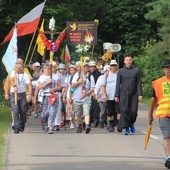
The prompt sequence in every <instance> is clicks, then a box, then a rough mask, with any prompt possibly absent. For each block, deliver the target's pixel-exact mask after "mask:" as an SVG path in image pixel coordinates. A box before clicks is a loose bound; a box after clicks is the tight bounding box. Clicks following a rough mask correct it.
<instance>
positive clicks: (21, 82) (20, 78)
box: [10, 70, 31, 93]
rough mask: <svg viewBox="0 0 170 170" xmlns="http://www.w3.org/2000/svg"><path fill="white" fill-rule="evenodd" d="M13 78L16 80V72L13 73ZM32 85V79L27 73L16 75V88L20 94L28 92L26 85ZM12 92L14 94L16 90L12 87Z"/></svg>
mask: <svg viewBox="0 0 170 170" xmlns="http://www.w3.org/2000/svg"><path fill="white" fill-rule="evenodd" d="M11 78H15V71H14V70H13V71H12V73H11ZM29 83H31V80H30V77H29V75H28V74H27V73H25V72H24V73H22V74H18V73H16V86H17V89H18V93H24V92H25V91H26V85H27V84H29ZM10 92H11V93H12V92H14V88H13V87H11V89H10Z"/></svg>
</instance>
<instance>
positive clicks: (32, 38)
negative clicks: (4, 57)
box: [24, 31, 36, 65]
mask: <svg viewBox="0 0 170 170" xmlns="http://www.w3.org/2000/svg"><path fill="white" fill-rule="evenodd" d="M35 33H36V31H35V32H34V34H33V36H32V39H31V42H30V45H29V48H28V51H27V55H26V58H25V61H24V65H25V64H26V63H27V59H28V55H29V53H30V49H31V46H32V43H33V40H34V37H35Z"/></svg>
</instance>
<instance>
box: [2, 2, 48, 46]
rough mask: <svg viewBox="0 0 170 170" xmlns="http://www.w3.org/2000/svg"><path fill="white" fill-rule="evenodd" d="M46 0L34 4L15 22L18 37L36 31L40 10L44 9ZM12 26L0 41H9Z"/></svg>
mask: <svg viewBox="0 0 170 170" xmlns="http://www.w3.org/2000/svg"><path fill="white" fill-rule="evenodd" d="M45 2H46V0H45V1H44V2H43V3H41V4H39V5H38V6H36V7H35V8H34V9H32V10H31V11H30V12H29V13H27V14H26V15H24V16H23V17H22V18H21V19H20V20H19V21H18V22H17V23H16V27H17V31H18V32H17V34H18V37H20V36H23V35H27V34H31V33H33V32H35V31H36V29H37V26H38V23H39V20H40V17H41V14H42V11H43V9H44V5H45ZM13 31H14V28H12V29H11V31H10V32H9V33H8V35H7V36H6V37H5V39H4V41H3V42H2V43H1V44H3V43H5V42H7V41H10V39H11V37H12V34H13Z"/></svg>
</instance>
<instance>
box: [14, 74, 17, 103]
mask: <svg viewBox="0 0 170 170" xmlns="http://www.w3.org/2000/svg"><path fill="white" fill-rule="evenodd" d="M14 78H15V80H14V81H15V84H16V83H17V75H16V71H15V76H14ZM14 95H15V99H14V100H15V105H17V92H14Z"/></svg>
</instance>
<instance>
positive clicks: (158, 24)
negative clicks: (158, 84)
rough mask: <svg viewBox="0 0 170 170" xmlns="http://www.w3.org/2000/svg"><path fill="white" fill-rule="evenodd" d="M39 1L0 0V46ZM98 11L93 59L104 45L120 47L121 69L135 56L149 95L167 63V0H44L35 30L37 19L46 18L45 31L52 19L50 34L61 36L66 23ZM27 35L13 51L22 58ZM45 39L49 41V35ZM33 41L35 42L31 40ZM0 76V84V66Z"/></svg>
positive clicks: (169, 34)
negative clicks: (152, 83)
mask: <svg viewBox="0 0 170 170" xmlns="http://www.w3.org/2000/svg"><path fill="white" fill-rule="evenodd" d="M41 2H43V0H41V1H40V0H0V18H1V20H0V25H1V27H0V42H2V41H3V39H4V37H5V36H6V35H7V34H8V32H9V31H10V29H11V28H12V27H13V26H14V23H15V22H17V21H18V20H19V19H20V18H21V17H23V16H24V15H25V14H27V13H28V12H29V11H30V10H32V9H33V8H34V7H35V6H37V5H38V4H40V3H41ZM97 13H98V15H97V17H98V19H99V25H98V43H97V45H96V46H95V47H94V52H93V57H94V58H98V57H101V56H102V55H103V43H104V42H110V43H119V44H121V47H122V49H121V51H120V52H118V53H117V57H118V58H119V60H120V67H122V66H123V57H124V56H126V55H131V56H132V57H133V58H134V65H135V66H137V67H139V69H140V71H141V74H142V83H143V91H144V97H148V98H149V97H151V93H152V90H151V82H152V81H153V80H154V79H156V78H158V77H160V76H161V75H162V63H163V61H164V60H165V59H168V58H169V59H170V19H169V18H170V1H169V0H121V1H120V0H93V1H91V0H83V1H82V0H56V1H51V0H47V1H46V4H45V7H44V10H43V13H42V17H41V20H40V23H39V27H40V24H41V21H42V19H45V25H44V26H45V28H44V29H45V30H47V31H50V30H49V28H48V25H49V20H50V19H51V17H52V16H53V17H54V19H55V20H56V26H55V31H56V32H61V31H62V30H63V29H64V28H65V27H66V22H67V21H75V22H76V21H79V22H84V21H93V19H94V18H95V17H96V14H97ZM37 35H38V31H37V34H36V36H37ZM32 37H33V35H32V34H30V35H26V36H22V37H18V53H19V56H20V57H22V58H23V59H24V58H25V56H26V54H27V51H28V48H29V45H30V42H31V39H32ZM48 38H49V39H50V37H48ZM55 38H57V35H55ZM34 41H35V42H36V38H35V40H34ZM35 42H34V43H35ZM64 43H65V41H64V42H63V43H62V44H61V47H60V49H59V51H58V52H57V53H55V56H57V57H58V58H60V55H61V52H62V47H64ZM7 46H8V43H5V44H3V45H1V46H0V59H2V57H3V55H4V53H5V51H6V49H7ZM69 50H70V53H71V57H72V60H74V61H77V60H79V56H78V55H77V53H76V52H75V46H69ZM91 52H92V49H90V50H89V52H88V53H87V54H86V55H92V54H91ZM47 54H48V53H47ZM47 58H48V55H47V56H46V59H47ZM33 60H34V61H39V62H42V57H41V56H40V55H39V54H38V53H37V52H36V51H35V53H34V57H33ZM28 62H29V59H28ZM0 72H1V74H0V79H1V80H3V78H4V77H5V68H4V66H3V64H2V62H1V63H0ZM1 86H2V83H1ZM0 89H2V88H0ZM1 94H3V91H2V92H1ZM0 96H1V97H0V101H3V99H4V98H3V95H0Z"/></svg>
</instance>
